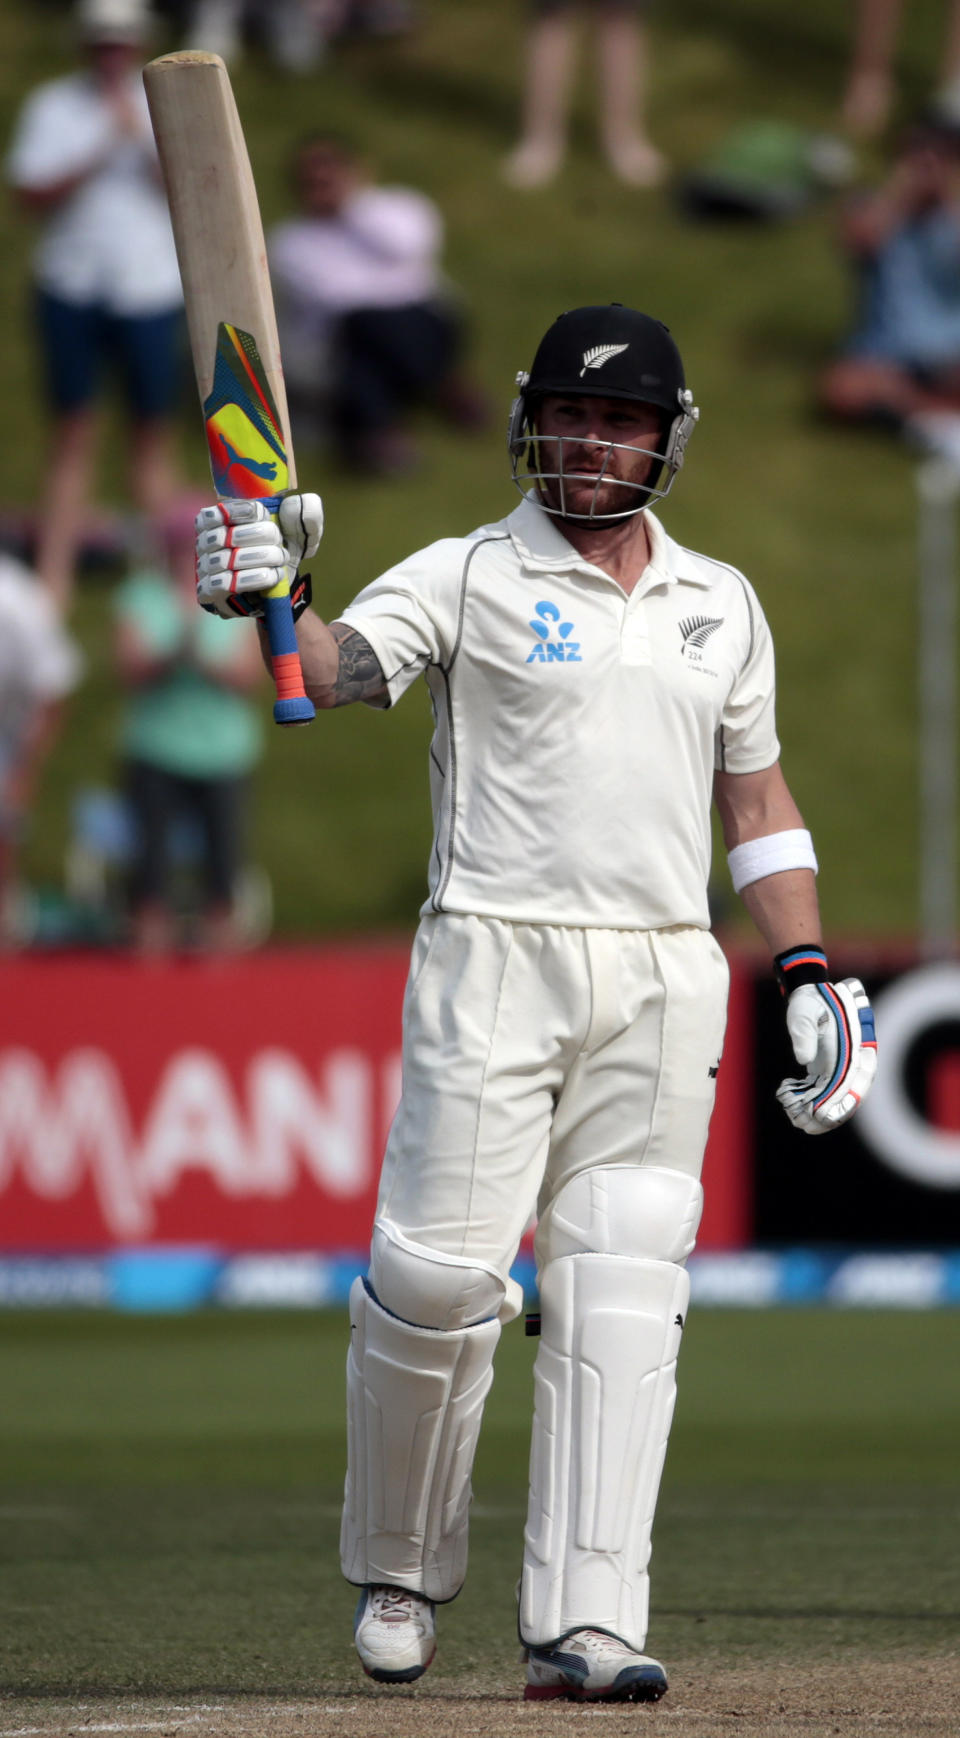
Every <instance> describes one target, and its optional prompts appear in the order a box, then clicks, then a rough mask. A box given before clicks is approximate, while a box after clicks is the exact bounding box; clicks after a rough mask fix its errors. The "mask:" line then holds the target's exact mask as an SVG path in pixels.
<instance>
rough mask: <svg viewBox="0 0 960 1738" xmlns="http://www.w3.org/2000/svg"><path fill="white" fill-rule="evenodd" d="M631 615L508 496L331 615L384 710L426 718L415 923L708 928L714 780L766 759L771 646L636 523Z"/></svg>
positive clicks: (738, 587) (744, 586)
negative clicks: (420, 698) (427, 776)
mask: <svg viewBox="0 0 960 1738" xmlns="http://www.w3.org/2000/svg"><path fill="white" fill-rule="evenodd" d="M647 525H648V529H649V532H650V540H651V555H650V561H649V565H648V566H647V568H646V570H645V572H644V573H643V574H642V576H641V577H640V579H639V581H638V583H637V585H636V587H635V589H634V590H633V591H632V592H631V594H630V595H629V597H628V596H627V595H626V594H625V593H624V591H623V590H622V588H621V587H620V586H619V585H618V584H617V583H616V581H615V580H613V579H611V578H610V576H609V574H606V573H604V572H603V570H602V569H601V568H599V567H595V566H593V565H592V564H591V563H590V562H588V561H585V560H583V559H582V558H581V557H580V556H579V555H578V554H577V552H576V550H575V549H574V548H573V546H572V545H571V544H569V543H568V542H567V540H566V538H565V537H564V536H563V534H562V532H561V531H560V529H559V528H558V526H557V525H555V524H554V522H553V521H552V519H551V518H550V516H549V515H548V514H546V513H544V512H543V510H542V509H541V508H540V507H539V506H538V505H536V504H535V503H534V502H532V501H529V500H526V501H524V502H522V503H521V505H520V506H519V507H517V508H516V509H515V511H514V512H513V513H511V514H510V515H509V517H508V518H506V519H504V520H501V521H500V522H499V523H498V524H495V525H488V526H484V527H483V528H482V529H480V530H478V531H475V532H473V533H472V534H471V535H470V536H469V537H465V538H451V539H445V540H444V541H442V542H439V543H434V544H432V545H431V546H430V547H429V548H427V549H423V550H420V551H419V552H418V553H417V554H416V555H412V556H411V557H410V558H409V560H407V561H403V562H401V563H400V564H399V566H397V567H394V568H391V569H390V570H389V571H388V572H387V573H385V574H383V575H382V576H381V577H380V578H379V579H377V580H374V582H373V584H372V585H369V586H367V587H366V589H365V590H364V591H362V592H361V593H360V595H359V596H358V597H357V598H356V599H355V600H354V602H353V603H352V604H351V605H350V606H349V607H348V608H347V609H346V610H344V611H343V613H342V616H341V620H343V621H344V622H346V623H348V624H349V626H351V627H353V628H356V629H357V631H358V632H359V633H361V634H362V635H363V636H364V638H365V639H366V640H367V641H368V642H369V644H370V645H371V646H372V648H373V650H374V652H375V653H376V655H377V657H378V659H379V661H380V664H381V666H382V668H383V671H384V675H385V677H386V679H387V685H388V689H389V695H390V701H391V703H393V702H394V701H395V700H397V699H399V697H400V695H401V694H403V693H404V691H405V690H406V689H407V688H408V687H409V686H410V684H411V682H412V681H413V680H414V679H415V677H416V676H418V675H419V674H420V673H421V672H422V673H423V674H424V675H425V677H426V680H427V683H428V686H429V688H430V693H431V697H432V700H433V708H434V715H435V720H436V728H435V731H434V737H433V743H432V745H431V751H430V772H431V794H432V799H433V815H434V844H433V851H432V853H431V858H430V894H429V898H428V900H427V902H426V904H425V905H424V907H423V909H424V911H459V912H473V913H477V914H479V915H486V916H491V917H500V918H505V919H508V920H511V921H514V922H526V923H555V924H570V925H576V926H585V927H602V928H615V929H660V928H664V927H665V926H667V925H670V924H679V923H682V924H694V925H698V926H700V927H702V928H706V927H708V925H709V913H708V909H707V894H706V887H707V878H708V875H709V870H710V847H711V837H710V803H711V797H712V783H713V773H714V769H715V768H716V767H722V768H724V769H725V770H728V771H730V772H737V773H746V772H755V771H758V770H760V769H761V768H764V767H767V766H771V765H772V764H773V763H774V762H775V761H776V759H777V758H778V755H779V744H778V742H777V738H776V731H775V726H774V668H773V648H772V643H771V639H770V632H769V629H768V627H767V624H766V621H765V620H764V616H763V612H762V610H761V609H760V606H759V604H758V602H757V599H756V597H755V595H754V592H753V590H752V588H751V587H750V585H749V584H748V583H747V581H746V580H745V579H744V577H743V575H742V574H740V573H738V572H737V571H736V569H735V568H732V567H728V566H726V565H724V564H723V563H721V562H716V561H711V560H709V559H708V558H707V557H705V556H702V555H695V554H693V553H692V552H691V551H690V550H687V549H683V548H681V547H680V545H679V544H677V543H675V542H674V541H673V539H672V538H671V537H669V536H668V535H667V534H666V532H665V531H664V530H663V528H662V526H661V525H660V524H659V522H658V521H657V520H656V519H655V518H654V517H653V515H652V514H651V513H650V512H649V510H648V512H647Z"/></svg>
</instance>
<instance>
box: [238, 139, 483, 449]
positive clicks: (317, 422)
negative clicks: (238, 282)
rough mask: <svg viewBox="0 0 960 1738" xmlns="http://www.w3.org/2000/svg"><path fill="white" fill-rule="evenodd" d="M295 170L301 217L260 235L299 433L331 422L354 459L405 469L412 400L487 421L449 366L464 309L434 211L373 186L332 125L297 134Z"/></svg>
mask: <svg viewBox="0 0 960 1738" xmlns="http://www.w3.org/2000/svg"><path fill="white" fill-rule="evenodd" d="M293 168H294V182H295V188H296V193H297V197H298V200H299V204H300V210H301V215H300V216H299V217H294V218H290V219H289V220H288V221H287V222H285V223H281V224H279V225H278V226H277V227H276V228H275V229H274V230H273V231H272V233H271V234H270V236H269V237H268V249H269V253H270V266H271V272H272V275H273V283H274V289H275V292H276V295H277V307H278V317H279V321H280V327H281V341H282V345H283V354H284V371H285V375H286V384H287V390H288V393H289V394H290V404H291V414H292V416H293V417H294V419H295V421H296V422H298V424H299V426H300V427H301V429H302V430H304V431H305V432H307V433H314V434H315V433H316V430H317V427H318V426H323V425H329V431H330V433H331V434H332V437H333V440H334V442H335V445H336V447H337V450H338V452H339V455H340V457H341V458H342V459H343V461H344V462H345V463H346V464H348V465H350V466H351V467H354V468H356V469H359V470H363V471H365V472H367V473H371V472H372V473H376V474H390V473H391V472H400V471H403V470H405V469H408V468H409V466H410V464H411V463H412V462H413V461H414V458H415V454H414V450H413V447H412V445H411V442H410V439H409V437H408V435H407V434H406V432H405V430H404V428H403V416H404V412H405V411H406V410H407V409H408V408H409V407H410V406H411V405H413V404H417V403H426V404H431V405H433V406H434V407H435V408H436V409H438V410H439V411H440V412H441V414H444V415H446V416H448V417H450V419H451V420H453V421H454V422H456V423H458V424H460V425H461V426H465V427H476V426H478V424H482V423H483V422H484V421H485V408H484V406H483V404H482V403H481V401H480V399H479V397H478V395H477V393H476V391H475V390H474V389H472V388H470V387H469V386H468V385H467V384H466V383H465V381H464V380H463V379H462V377H461V375H460V374H459V372H458V368H457V364H458V360H459V357H460V354H461V351H462V348H463V319H462V315H461V312H460V309H459V307H458V306H457V303H456V301H455V299H454V297H453V295H452V294H451V291H450V289H449V288H448V286H447V285H446V283H445V281H444V279H443V276H442V273H441V270H440V264H439V256H440V249H441V243H442V239H443V224H442V219H441V216H440V213H439V211H438V210H437V207H436V206H435V205H434V204H433V202H432V200H430V199H428V198H427V197H426V195H425V194H423V193H418V192H415V191H413V190H412V189H411V188H407V187H374V186H371V185H370V184H369V183H368V182H367V180H366V177H365V175H364V173H363V170H362V168H361V164H360V161H359V159H358V157H357V155H356V153H355V152H354V151H353V150H352V148H351V147H350V146H349V145H348V144H347V143H346V142H345V141H344V140H343V139H340V138H337V137H335V136H333V135H330V134H316V135H315V136H313V137H312V138H309V139H306V140H304V141H303V143H302V144H301V145H300V146H299V147H298V149H297V152H296V156H295V160H294V166H293Z"/></svg>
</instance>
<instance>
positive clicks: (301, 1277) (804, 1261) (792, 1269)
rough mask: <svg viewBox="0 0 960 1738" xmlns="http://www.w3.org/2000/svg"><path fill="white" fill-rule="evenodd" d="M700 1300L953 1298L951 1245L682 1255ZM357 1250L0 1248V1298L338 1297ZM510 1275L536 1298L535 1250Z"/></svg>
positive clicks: (175, 1300)
mask: <svg viewBox="0 0 960 1738" xmlns="http://www.w3.org/2000/svg"><path fill="white" fill-rule="evenodd" d="M689 1266H690V1282H691V1301H692V1302H693V1304H694V1305H695V1306H696V1307H697V1308H698V1309H772V1308H784V1307H786V1308H804V1307H807V1308H809V1307H811V1306H828V1307H833V1308H836V1309H906V1310H911V1309H912V1310H925V1309H939V1308H960V1255H940V1254H935V1253H932V1252H910V1253H905V1254H901V1255H891V1254H890V1253H889V1252H887V1251H877V1250H874V1251H863V1250H857V1251H855V1252H853V1253H850V1254H847V1255H836V1254H833V1255H827V1254H824V1253H822V1252H817V1251H812V1250H807V1249H791V1250H779V1251H772V1250H761V1249H750V1250H744V1251H743V1252H741V1253H735V1252H730V1251H726V1252H722V1253H716V1254H707V1255H693V1256H691V1258H690V1263H689ZM365 1271H366V1257H365V1255H362V1254H359V1253H355V1254H353V1255H350V1254H346V1253H344V1254H342V1255H339V1256H330V1255H324V1254H320V1253H312V1254H309V1253H306V1252H296V1253H290V1252H289V1251H284V1250H276V1251H273V1252H269V1251H268V1252H263V1253H255V1252H250V1253H249V1254H245V1255H233V1256H231V1255H226V1254H219V1255H218V1254H216V1253H215V1252H213V1251H210V1250H206V1249H189V1248H187V1249H172V1248H164V1249H160V1248H152V1249H151V1248H141V1249H128V1250H124V1251H122V1252H121V1251H115V1252H114V1253H112V1254H109V1255H104V1256H100V1257H85V1258H77V1257H69V1256H62V1257H59V1258H57V1257H49V1256H48V1257H43V1258H40V1257H35V1256H0V1307H5V1308H21V1309H40V1308H43V1307H45V1306H46V1307H49V1308H89V1309H98V1308H101V1309H102V1308H112V1309H119V1310H130V1311H138V1310H149V1311H184V1310H190V1309H197V1308H201V1307H211V1306H213V1307H220V1308H224V1309H287V1310H289V1309H307V1310H312V1309H324V1308H328V1307H339V1308H344V1307H345V1306H346V1303H347V1300H348V1298H349V1295H350V1287H351V1285H352V1284H353V1281H354V1279H355V1278H356V1276H357V1275H358V1274H361V1273H364V1272H365ZM513 1277H514V1278H515V1279H516V1280H518V1281H519V1283H520V1284H521V1285H522V1286H523V1288H524V1291H525V1293H526V1296H527V1302H528V1305H529V1306H531V1307H535V1306H536V1281H535V1274H534V1265H533V1259H532V1257H530V1256H522V1257H521V1258H520V1259H519V1260H518V1261H517V1263H516V1265H515V1266H514V1269H513Z"/></svg>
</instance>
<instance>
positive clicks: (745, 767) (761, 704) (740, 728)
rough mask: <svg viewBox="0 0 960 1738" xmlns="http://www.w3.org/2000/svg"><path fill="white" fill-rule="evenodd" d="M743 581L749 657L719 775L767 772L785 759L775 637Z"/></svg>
mask: <svg viewBox="0 0 960 1738" xmlns="http://www.w3.org/2000/svg"><path fill="white" fill-rule="evenodd" d="M740 582H741V584H742V586H743V598H744V606H745V612H746V656H745V658H744V662H743V664H742V666H741V669H740V673H739V675H738V676H737V678H736V681H735V682H734V684H733V687H732V688H731V690H730V693H729V694H728V696H727V699H726V703H725V705H724V708H723V714H722V717H721V720H720V727H719V729H718V731H717V741H716V754H715V761H714V764H715V766H716V768H717V770H718V771H719V772H762V771H763V769H764V767H768V766H773V764H774V762H775V761H776V760H778V759H779V757H780V744H779V742H778V740H777V728H776V671H775V667H774V655H773V638H772V636H771V633H770V629H769V627H768V625H767V620H766V617H765V615H764V613H763V611H762V609H761V608H760V604H759V602H758V600H757V596H756V593H755V592H754V590H753V588H752V586H750V585H748V583H747V581H746V580H745V579H744V578H743V576H742V575H741V576H740Z"/></svg>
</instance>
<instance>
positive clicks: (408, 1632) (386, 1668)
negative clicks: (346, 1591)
mask: <svg viewBox="0 0 960 1738" xmlns="http://www.w3.org/2000/svg"><path fill="white" fill-rule="evenodd" d="M433 1611H434V1607H433V1601H432V1599H424V1597H423V1594H422V1593H412V1592H411V1591H410V1589H409V1588H407V1587H365V1588H364V1590H363V1592H362V1593H361V1595H360V1601H359V1604H358V1605H357V1614H356V1617H355V1618H354V1620H353V1639H354V1643H355V1645H356V1649H357V1653H358V1654H359V1655H360V1664H361V1665H362V1667H363V1669H364V1671H365V1672H366V1674H367V1677H368V1678H374V1679H375V1680H376V1682H377V1683H378V1684H412V1683H413V1681H414V1679H415V1678H419V1677H421V1676H422V1674H423V1673H424V1672H425V1671H426V1669H427V1667H428V1665H429V1664H430V1661H431V1660H432V1659H433V1656H434V1654H435V1653H436V1651H437V1642H436V1633H435V1628H434V1620H433Z"/></svg>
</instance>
